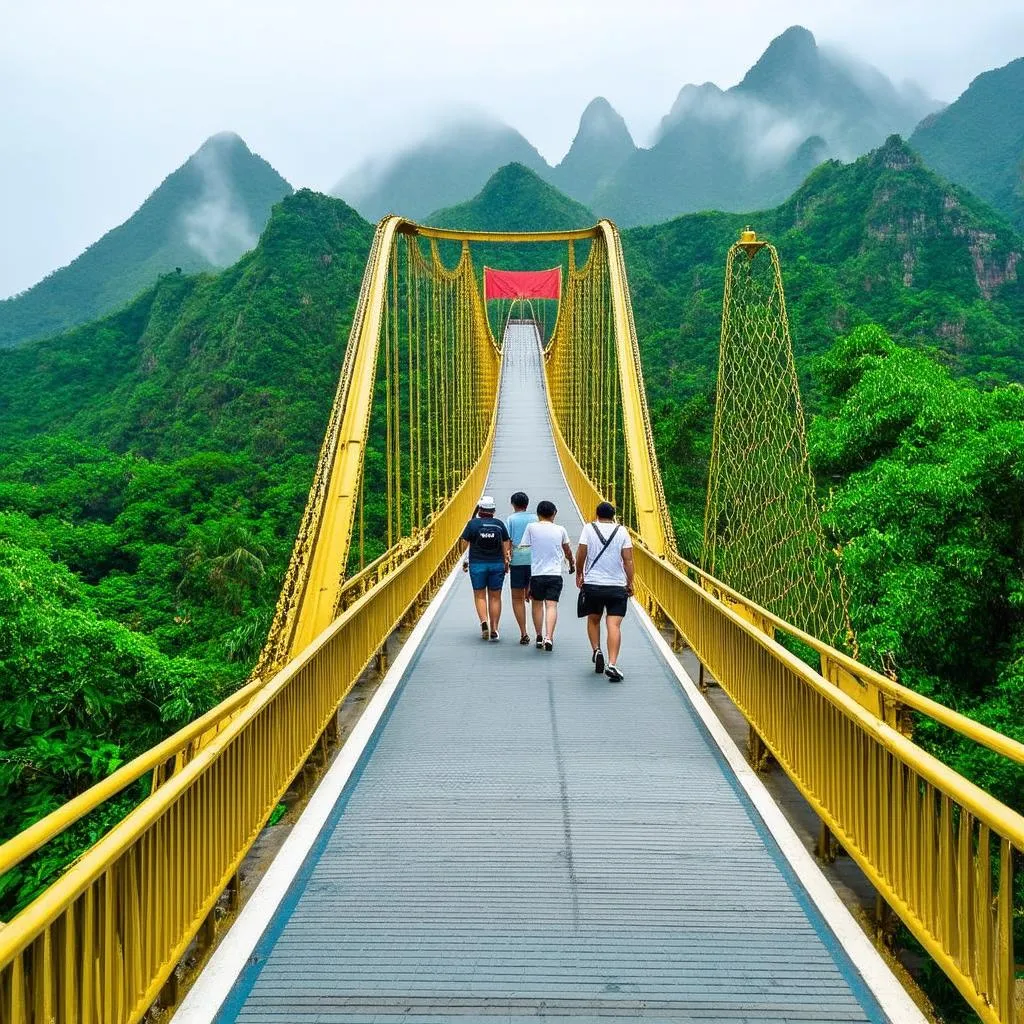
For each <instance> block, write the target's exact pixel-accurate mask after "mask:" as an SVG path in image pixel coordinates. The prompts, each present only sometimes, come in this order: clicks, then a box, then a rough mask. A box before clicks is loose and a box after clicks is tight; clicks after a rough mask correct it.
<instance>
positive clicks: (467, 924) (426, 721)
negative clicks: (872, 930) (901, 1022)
mask: <svg viewBox="0 0 1024 1024" xmlns="http://www.w3.org/2000/svg"><path fill="white" fill-rule="evenodd" d="M540 373H541V368H540V359H539V355H538V351H537V347H536V340H535V335H534V334H533V331H532V329H530V328H519V329H516V328H514V327H513V328H512V329H511V335H510V337H509V338H508V339H507V341H506V357H505V370H504V377H503V383H502V393H501V407H500V420H499V432H498V438H497V444H496V449H495V455H494V461H493V466H492V469H491V477H490V483H489V485H488V492H489V493H493V494H494V495H495V496H496V498H497V499H498V501H499V503H500V504H499V507H501V505H503V504H504V503H505V501H506V500H507V497H508V495H509V494H511V493H512V492H513V491H514V490H517V489H519V488H522V489H524V490H526V491H527V492H528V493H529V495H530V498H531V501H532V502H536V501H537V500H538V499H540V498H551V499H552V500H554V501H555V503H556V504H557V506H558V509H559V516H558V519H559V521H560V522H562V523H563V524H564V525H565V526H566V527H567V528H568V530H569V533H570V536H572V538H573V542H574V544H575V541H576V539H577V537H578V534H579V528H580V525H581V524H580V521H579V518H578V516H577V514H576V511H575V509H574V507H573V504H572V500H571V498H570V497H569V494H568V491H567V489H566V486H565V483H564V481H563V479H562V476H561V473H560V470H559V468H558V463H557V459H556V456H555V451H554V446H553V443H552V440H551V436H550V431H549V427H548V419H547V413H546V409H545V404H544V397H543V391H542V386H541V384H540V377H539V375H540ZM506 597H507V591H506ZM562 611H563V619H562V621H561V623H560V625H559V627H558V634H557V637H556V642H555V650H554V652H553V653H551V654H545V653H543V652H541V651H538V650H536V649H535V648H534V647H532V646H531V647H520V646H518V645H517V643H516V639H517V630H516V628H515V624H514V621H513V619H512V616H511V609H510V607H509V606H508V604H507V602H506V608H505V612H504V615H503V620H502V625H503V627H504V628H503V630H502V641H501V642H500V643H498V644H487V643H482V642H481V641H480V640H479V638H478V626H477V623H476V620H475V616H474V615H473V612H472V609H471V599H470V590H469V582H468V580H467V579H466V578H465V577H462V576H460V578H459V579H458V581H457V583H456V585H455V586H454V587H453V588H452V589H451V591H450V592H449V594H448V596H447V597H446V598H445V600H444V602H443V605H442V606H441V608H440V610H439V612H438V614H437V616H436V618H435V620H434V621H433V623H432V625H431V626H430V628H429V631H428V633H427V635H426V640H425V642H424V643H423V644H422V645H421V647H420V648H419V649H418V651H417V652H416V654H415V655H414V656H413V659H412V662H411V664H410V667H409V668H408V670H407V671H406V673H405V675H404V678H403V679H402V681H401V683H400V686H399V689H398V692H397V695H396V697H395V699H394V701H393V702H392V705H391V707H390V709H389V712H388V714H387V715H386V717H385V718H384V720H383V721H382V723H381V725H380V727H379V728H378V729H377V732H376V734H375V736H374V739H373V741H372V742H371V744H370V745H369V747H368V748H367V752H366V754H365V755H364V757H363V758H362V760H361V761H360V763H359V765H358V767H357V769H356V771H355V772H354V773H353V775H352V777H351V779H350V780H349V783H348V784H347V786H346V788H345V790H344V792H343V793H342V796H341V798H340V799H339V800H338V802H337V805H336V806H335V808H334V810H333V811H332V813H331V815H330V817H329V819H328V821H327V824H326V826H325V827H324V829H323V830H322V832H321V834H320V836H319V838H318V839H317V841H316V843H315V845H314V847H313V849H312V851H311V852H310V854H309V856H308V857H307V858H306V861H305V863H304V864H303V866H302V868H301V870H300V871H299V874H298V876H297V877H296V881H295V883H294V884H293V885H292V888H291V889H290V890H289V892H288V894H287V896H286V897H285V899H284V900H283V901H282V903H281V905H280V907H279V909H278V910H277V912H276V914H275V916H274V917H273V919H272V921H271V923H270V925H269V926H268V928H267V930H266V932H265V933H264V934H263V936H262V938H261V939H260V941H259V942H258V944H257V945H256V948H255V953H254V955H253V956H252V957H250V958H249V962H248V964H247V966H246V968H245V969H244V970H243V971H242V973H241V975H240V976H239V977H238V979H237V981H236V982H235V983H234V987H233V989H232V990H231V992H230V995H229V996H228V998H227V1000H226V1001H225V1002H224V1004H223V1006H222V1007H221V1009H220V1011H219V1014H218V1015H217V1016H216V1018H215V1019H216V1020H218V1021H223V1022H227V1021H239V1022H245V1024H270V1022H274V1024H300V1022H301V1024H313V1022H317V1024H354V1022H368V1021H374V1022H397V1021H403V1022H427V1021H430V1022H433V1024H437V1022H440V1021H449V1020H452V1019H454V1018H458V1019H460V1020H477V1021H488V1022H494V1021H506V1022H508V1021H519V1020H521V1019H522V1020H525V1019H534V1018H536V1017H538V1016H544V1017H546V1018H548V1019H551V1020H555V1021H560V1020H561V1021H569V1020H571V1021H574V1022H581V1021H598V1020H600V1021H601V1022H604V1024H614V1022H616V1021H627V1020H636V1019H638V1018H642V1019H644V1020H663V1021H681V1020H686V1021H721V1022H726V1021H728V1022H735V1024H738V1022H741V1021H744V1022H753V1021H757V1022H764V1021H804V1022H807V1021H882V1020H886V1019H888V1018H887V1017H886V1015H885V1013H883V1012H882V1010H881V1009H880V1008H879V1006H878V1005H877V1003H876V1002H875V1001H874V999H873V997H872V996H871V995H870V993H869V991H868V988H867V986H866V985H865V984H864V982H863V981H862V979H861V977H860V975H859V974H858V973H857V971H856V969H855V968H854V967H853V965H852V963H851V962H850V960H849V959H848V958H847V956H846V954H845V952H844V951H843V949H842V948H841V947H840V945H839V943H838V942H837V941H836V939H835V938H834V936H833V934H832V932H831V931H830V929H829V927H828V925H827V924H826V923H825V922H824V920H823V919H822V918H821V916H820V914H819V913H818V911H817V910H816V909H815V908H814V907H813V905H812V904H811V902H810V900H809V899H808V898H807V896H806V894H805V892H804V890H803V888H802V887H801V885H800V883H799V882H798V881H797V879H796V877H795V875H794V873H793V871H792V870H791V868H790V867H789V865H788V864H787V862H786V861H785V859H784V858H783V856H782V855H781V853H780V851H779V848H778V847H777V845H776V843H775V841H774V840H773V839H772V838H771V836H770V835H769V833H768V830H767V829H766V828H765V826H764V824H763V823H762V821H761V819H760V817H759V816H758V814H757V812H756V810H755V809H754V808H753V806H752V805H751V803H750V801H749V799H748V798H747V797H746V795H745V794H744V793H743V791H742V790H741V788H740V787H739V786H738V785H737V784H736V781H735V778H734V776H732V774H731V772H730V771H729V769H728V767H727V765H726V764H725V762H724V760H723V758H722V755H721V754H720V752H719V751H718V749H717V747H716V746H715V745H714V743H713V742H712V740H711V739H710V737H709V735H708V733H707V731H706V729H705V728H704V726H703V725H702V724H701V722H700V720H699V718H698V717H697V715H696V713H695V712H694V710H693V708H692V706H691V704H690V703H689V701H688V700H687V699H686V698H685V696H684V695H683V693H682V691H681V690H680V688H679V685H678V681H677V679H676V677H675V676H674V675H673V673H672V671H671V670H670V668H669V666H668V665H667V663H666V662H665V660H664V658H663V657H662V655H661V654H660V653H659V651H658V649H657V648H656V646H655V645H654V643H653V641H652V640H651V638H650V636H649V635H648V633H647V632H646V631H645V629H644V628H643V627H642V624H641V623H640V620H639V615H638V612H637V611H636V610H635V609H633V610H631V611H630V614H629V616H627V619H626V623H625V629H624V644H623V654H622V657H621V658H620V665H621V667H622V670H623V671H624V672H625V674H626V679H625V682H624V683H622V684H621V685H613V684H610V683H609V682H608V681H607V680H606V679H605V678H604V677H603V676H597V675H595V674H594V673H593V671H592V670H591V665H590V659H589V647H588V644H587V641H586V637H585V634H584V630H583V628H582V624H580V623H579V622H577V621H576V619H575V588H574V587H573V586H572V585H571V583H570V581H569V580H568V578H567V579H566V590H565V592H564V597H563V602H562Z"/></svg>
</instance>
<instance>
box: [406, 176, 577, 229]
mask: <svg viewBox="0 0 1024 1024" xmlns="http://www.w3.org/2000/svg"><path fill="white" fill-rule="evenodd" d="M596 221H597V218H596V217H595V216H594V215H593V214H592V213H591V212H590V210H588V209H587V208H586V207H585V206H584V205H583V204H582V203H578V202H576V201H575V200H574V199H570V198H569V197H568V196H565V195H563V194H562V193H561V192H559V191H558V189H556V188H555V187H554V186H553V185H549V184H548V183H547V182H546V181H544V180H543V179H542V178H541V177H540V176H539V175H538V174H536V173H535V172H534V171H532V170H530V169H529V168H528V167H524V166H523V165H522V164H518V163H512V164H508V165H507V166H505V167H501V168H499V169H498V170H497V171H495V172H494V174H492V175H491V177H490V178H489V179H488V180H487V182H486V183H485V184H484V187H483V188H482V189H481V190H480V192H479V193H478V194H477V195H476V196H474V197H473V198H472V199H470V200H469V201H468V202H465V203H459V204H458V205H457V206H450V207H448V208H447V209H444V210H437V211H436V212H434V213H432V214H431V215H430V216H429V217H427V218H426V223H428V224H431V225H432V226H434V227H438V228H462V229H463V230H466V231H567V230H571V229H572V228H586V227H590V226H591V225H593V224H594V223H595V222H596Z"/></svg>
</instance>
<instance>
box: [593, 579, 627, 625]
mask: <svg viewBox="0 0 1024 1024" xmlns="http://www.w3.org/2000/svg"><path fill="white" fill-rule="evenodd" d="M583 592H584V596H583V614H584V615H601V614H602V613H603V612H607V613H608V614H609V615H618V616H619V617H622V616H623V615H625V614H626V609H627V608H628V607H629V594H628V593H627V592H626V588H625V587H611V586H604V585H601V584H597V583H584V584H583Z"/></svg>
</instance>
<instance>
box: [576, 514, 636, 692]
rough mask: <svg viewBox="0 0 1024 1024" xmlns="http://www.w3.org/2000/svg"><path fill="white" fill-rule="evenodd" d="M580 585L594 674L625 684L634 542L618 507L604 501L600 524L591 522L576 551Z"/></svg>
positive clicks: (585, 529) (583, 533)
mask: <svg viewBox="0 0 1024 1024" xmlns="http://www.w3.org/2000/svg"><path fill="white" fill-rule="evenodd" d="M576 586H577V587H581V588H582V589H583V600H582V602H581V617H582V616H584V615H585V616H586V619H587V636H588V637H589V638H590V646H591V647H592V648H593V649H594V653H593V654H592V655H591V661H593V663H594V671H595V672H597V673H601V672H603V673H604V674H605V675H606V676H607V677H608V678H609V679H610V680H611V681H612V682H613V683H620V682H622V678H623V676H622V673H621V672H620V671H619V669H618V664H617V663H618V659H619V648H620V647H621V644H622V620H623V618H624V617H625V614H626V609H627V608H628V607H629V599H630V597H632V596H633V542H632V541H631V540H630V539H629V531H628V530H627V529H626V528H625V527H624V526H620V525H618V524H617V523H616V522H615V506H614V505H612V504H611V502H608V501H602V502H601V503H600V504H599V505H598V506H597V522H596V523H587V525H586V526H584V527H583V532H582V533H581V534H580V543H579V546H578V547H577V548H576ZM605 613H607V617H608V619H607V622H608V626H607V628H608V666H607V668H606V667H605V659H604V653H603V652H602V650H601V616H602V615H604V614H605Z"/></svg>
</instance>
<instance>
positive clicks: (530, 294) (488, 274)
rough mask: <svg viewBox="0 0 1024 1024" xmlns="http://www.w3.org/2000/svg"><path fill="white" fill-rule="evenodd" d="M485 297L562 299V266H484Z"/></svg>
mask: <svg viewBox="0 0 1024 1024" xmlns="http://www.w3.org/2000/svg"><path fill="white" fill-rule="evenodd" d="M484 297H485V298H488V299H560V298H561V297H562V268H561V267H554V268H553V269H551V270H492V269H491V268H490V267H484Z"/></svg>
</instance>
